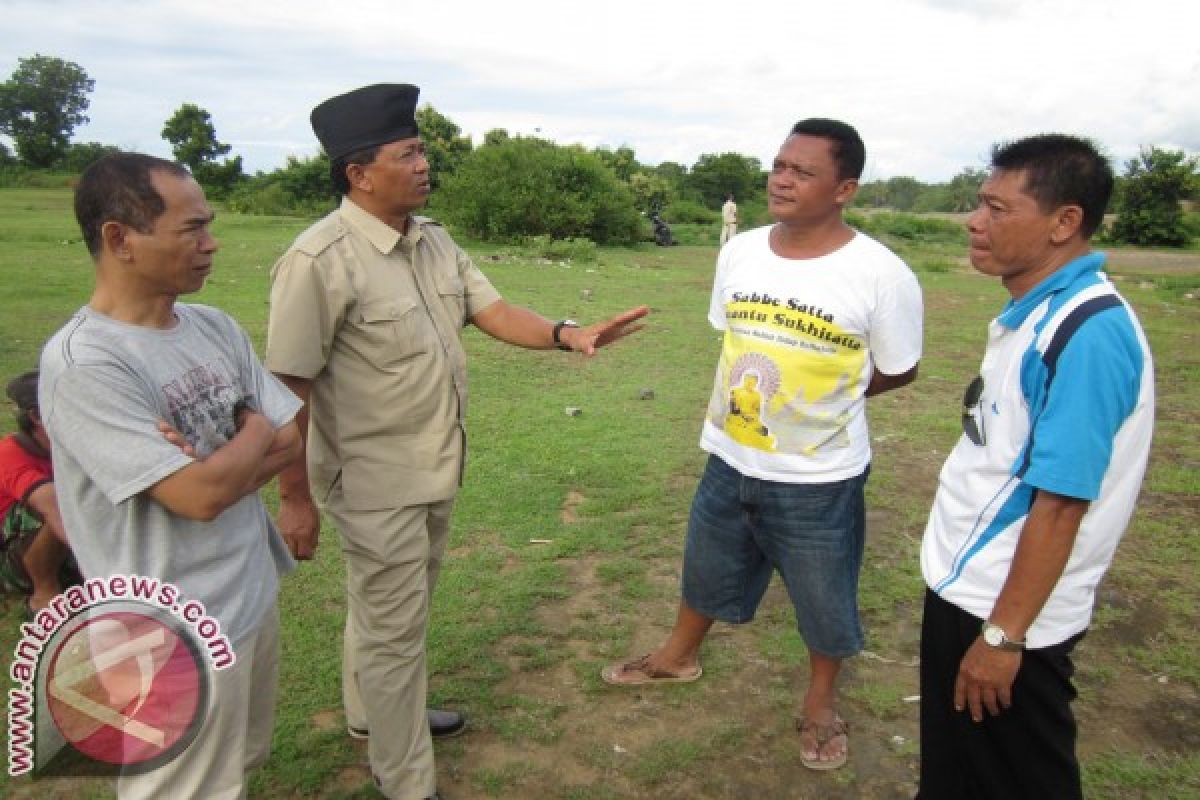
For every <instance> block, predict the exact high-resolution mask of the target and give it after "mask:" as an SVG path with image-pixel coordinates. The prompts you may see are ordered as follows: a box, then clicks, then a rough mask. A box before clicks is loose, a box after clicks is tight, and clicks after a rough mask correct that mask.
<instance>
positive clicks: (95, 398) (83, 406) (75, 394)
mask: <svg viewBox="0 0 1200 800" xmlns="http://www.w3.org/2000/svg"><path fill="white" fill-rule="evenodd" d="M49 392H50V398H49V400H50V402H49V403H48V404H47V403H43V406H44V409H43V410H44V411H46V425H47V427H48V429H49V430H50V435H51V441H52V443H53V446H54V450H55V453H57V452H58V451H59V448H62V449H64V450H65V451H66V452H67V453H68V454H69V455H70V457H71V458H72V459H73V460H74V461H75V462H76V463H77V464H78V465H79V467H80V468H81V469H82V470H83V471H84V473H85V474H86V475H87V477H88V478H89V479H90V480H91V481H92V482H93V483H95V485H96V486H98V487H99V488H100V490H101V491H102V492H104V495H105V497H107V498H108V500H109V502H111V503H112V504H113V505H116V504H118V503H121V502H123V501H125V500H127V499H129V498H130V497H133V496H134V495H136V494H138V493H140V492H143V491H145V490H146V489H148V488H150V487H151V486H153V485H154V484H156V483H158V482H159V481H161V480H163V479H164V478H166V477H167V476H169V475H172V474H174V473H175V472H177V471H178V470H180V469H183V468H184V467H186V466H188V465H189V464H191V463H192V458H191V457H189V456H186V455H184V454H183V452H182V451H180V449H179V448H178V447H176V446H175V445H173V444H171V443H170V442H169V441H167V439H166V438H165V437H164V436H163V435H162V433H161V432H160V431H159V430H158V421H159V419H160V418H161V417H162V414H161V412H160V411H159V409H158V407H157V406H156V404H155V402H154V398H153V393H152V392H150V391H149V390H148V389H147V387H146V386H145V385H144V383H143V381H141V380H140V379H138V378H137V377H136V376H133V375H132V374H130V373H128V372H127V371H126V370H124V369H123V368H122V367H119V366H117V365H112V364H104V365H76V366H73V367H70V368H68V369H65V370H64V371H63V372H62V373H61V374H60V375H59V376H58V378H57V380H55V381H54V383H53V385H52V386H51V387H49Z"/></svg>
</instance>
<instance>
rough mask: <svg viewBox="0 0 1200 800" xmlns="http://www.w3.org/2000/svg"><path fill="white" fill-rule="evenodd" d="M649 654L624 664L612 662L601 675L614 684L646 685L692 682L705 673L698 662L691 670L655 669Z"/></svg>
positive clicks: (608, 682) (606, 681)
mask: <svg viewBox="0 0 1200 800" xmlns="http://www.w3.org/2000/svg"><path fill="white" fill-rule="evenodd" d="M649 660H650V656H649V654H647V655H644V656H642V657H641V658H637V659H634V660H633V661H628V662H626V663H624V664H610V665H608V666H607V667H605V668H604V669H602V670H601V671H600V677H601V678H602V679H603V680H604V682H605V683H607V684H610V685H612V686H646V685H648V684H652V683H691V682H692V681H694V680H696V679H697V678H699V677H700V676H701V675H703V674H704V670H703V669H701V668H700V665H699V664H697V665H696V666H695V667H694V668H693V669H692V670H691V671H689V672H682V673H675V672H667V671H666V670H662V669H654V668H652V667H650V666H649V664H648V663H647V662H648V661H649Z"/></svg>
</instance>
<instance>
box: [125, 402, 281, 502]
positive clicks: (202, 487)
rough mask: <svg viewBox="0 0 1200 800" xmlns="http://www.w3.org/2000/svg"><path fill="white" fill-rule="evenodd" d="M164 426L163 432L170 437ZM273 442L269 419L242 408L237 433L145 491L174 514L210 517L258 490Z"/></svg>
mask: <svg viewBox="0 0 1200 800" xmlns="http://www.w3.org/2000/svg"><path fill="white" fill-rule="evenodd" d="M163 425H165V423H162V424H161V425H160V427H162V426H163ZM285 427H286V426H285ZM167 430H169V428H167V429H164V431H163V433H164V435H166V436H167V438H168V439H169V440H170V439H171V436H170V434H168V433H167ZM176 444H178V442H176ZM275 444H276V430H275V428H274V426H272V425H271V421H270V420H269V419H267V418H266V417H265V416H263V415H262V414H259V413H258V412H255V411H245V412H243V414H242V417H241V424H240V425H239V428H238V431H237V433H236V434H234V436H233V438H232V439H230V440H229V441H228V442H227V443H226V444H225V445H224V446H223V447H221V448H219V449H218V450H216V451H214V452H213V453H212V455H210V456H208V458H206V459H204V460H203V461H193V462H192V463H191V464H188V465H187V466H186V467H184V468H183V469H180V470H177V471H176V472H174V473H172V474H171V475H168V476H167V477H165V478H163V479H162V480H161V481H159V482H158V483H156V484H154V485H153V486H151V487H150V488H149V489H147V490H146V491H147V492H148V493H149V495H150V496H151V497H153V498H154V499H155V500H157V501H158V502H159V503H161V504H162V505H163V506H165V507H166V508H167V510H169V511H171V512H172V513H174V514H178V515H179V516H181V517H187V518H188V519H195V520H204V521H211V520H213V519H216V517H217V516H218V515H220V514H221V512H222V511H224V510H225V509H227V508H229V507H230V506H232V505H233V504H234V503H236V502H237V501H239V500H241V499H242V498H243V497H245V496H246V495H247V494H250V493H251V492H254V491H257V490H258V487H259V486H260V485H261V484H260V483H259V482H258V481H259V480H260V471H261V470H262V469H264V468H265V467H266V466H267V456H268V453H269V452H270V451H271V450H272V448H273V447H274V446H275ZM183 449H184V452H187V449H186V448H183ZM279 458H280V456H279V455H277V456H276V457H275V459H276V460H278V459H279ZM272 474H274V473H272ZM268 477H269V476H268Z"/></svg>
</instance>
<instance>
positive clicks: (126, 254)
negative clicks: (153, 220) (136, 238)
mask: <svg viewBox="0 0 1200 800" xmlns="http://www.w3.org/2000/svg"><path fill="white" fill-rule="evenodd" d="M130 232H131V229H130V228H129V226H128V225H125V224H124V223H122V222H115V221H112V220H110V221H108V222H106V223H104V224H103V225H101V226H100V241H101V243H102V245H103V249H104V250H107V251H108V252H110V253H112V254H113V255H114V256H116V257H117V258H119V259H121V260H122V261H128V260H129V259H130V258H132V257H133V252H132V250H131V249H130V247H129V234H130Z"/></svg>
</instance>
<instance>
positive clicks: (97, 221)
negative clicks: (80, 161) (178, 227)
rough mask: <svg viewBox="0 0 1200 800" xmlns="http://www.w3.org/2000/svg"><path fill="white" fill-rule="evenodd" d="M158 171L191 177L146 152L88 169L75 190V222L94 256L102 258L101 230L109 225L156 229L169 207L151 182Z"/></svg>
mask: <svg viewBox="0 0 1200 800" xmlns="http://www.w3.org/2000/svg"><path fill="white" fill-rule="evenodd" d="M155 172H165V173H167V174H170V175H174V176H176V177H180V178H190V177H191V173H190V172H188V170H187V167H185V166H183V165H182V164H176V163H175V162H174V161H167V160H165V159H162V158H155V157H154V156H147V155H143V154H142V153H114V154H112V155H108V156H105V157H104V158H101V159H100V160H98V161H96V162H95V163H94V164H92V165H91V166H90V167H88V168H87V169H86V170H84V172H83V175H81V176H80V178H79V185H78V186H76V187H75V219H76V220H77V221H78V222H79V229H80V230H81V231H82V232H83V241H84V244H86V245H87V249H88V252H89V253H91V254H92V256H93V257H95V256H98V255H100V249H101V240H100V239H101V237H100V229H101V228H102V227H103V226H104V223H106V222H120V223H121V224H123V225H128V226H129V227H131V228H133V229H134V230H136V231H138V232H139V233H149V232H150V231H151V230H153V229H154V220H156V219H158V217H159V216H160V215H161V214H162V213H163V211H165V210H166V208H167V205H166V203H165V202H164V201H163V199H162V195H160V194H159V193H158V190H157V189H155V188H154V183H153V182H152V180H151V176H152V175H153V174H154V173H155Z"/></svg>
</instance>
